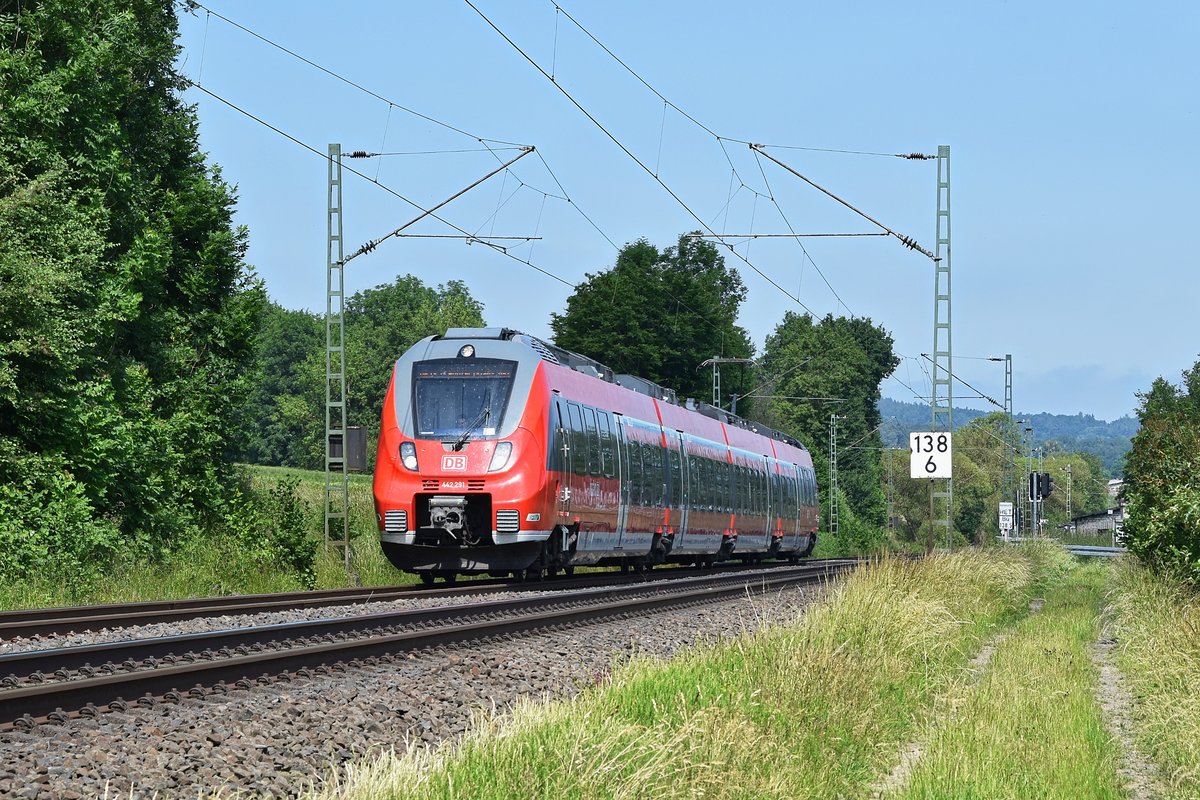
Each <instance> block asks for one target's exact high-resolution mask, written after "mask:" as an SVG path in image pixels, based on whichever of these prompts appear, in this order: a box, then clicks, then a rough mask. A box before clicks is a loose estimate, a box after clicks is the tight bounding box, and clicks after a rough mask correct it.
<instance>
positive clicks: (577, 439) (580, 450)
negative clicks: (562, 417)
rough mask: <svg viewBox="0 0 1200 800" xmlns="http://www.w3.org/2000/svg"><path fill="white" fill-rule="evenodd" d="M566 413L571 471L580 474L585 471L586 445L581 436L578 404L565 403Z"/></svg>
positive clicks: (581, 418)
mask: <svg viewBox="0 0 1200 800" xmlns="http://www.w3.org/2000/svg"><path fill="white" fill-rule="evenodd" d="M567 414H568V416H570V418H571V471H572V472H574V473H575V474H576V475H582V474H584V472H586V471H587V446H586V444H585V440H584V436H583V417H582V416H581V415H580V413H579V405H578V404H576V403H567Z"/></svg>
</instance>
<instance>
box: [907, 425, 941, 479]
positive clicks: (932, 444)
mask: <svg viewBox="0 0 1200 800" xmlns="http://www.w3.org/2000/svg"><path fill="white" fill-rule="evenodd" d="M908 449H909V450H911V451H912V453H911V455H910V456H909V462H908V471H909V474H910V475H912V477H914V478H949V477H950V475H951V459H950V454H951V449H950V434H949V433H948V432H945V431H942V432H938V431H930V432H921V433H910V434H909V435H908Z"/></svg>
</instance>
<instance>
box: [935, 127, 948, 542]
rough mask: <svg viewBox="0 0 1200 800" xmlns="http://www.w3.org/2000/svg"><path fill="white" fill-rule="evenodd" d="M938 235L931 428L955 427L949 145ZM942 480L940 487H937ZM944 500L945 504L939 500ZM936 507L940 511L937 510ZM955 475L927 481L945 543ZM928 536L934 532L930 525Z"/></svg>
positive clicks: (940, 183)
mask: <svg viewBox="0 0 1200 800" xmlns="http://www.w3.org/2000/svg"><path fill="white" fill-rule="evenodd" d="M936 229H937V235H936V241H935V242H934V253H935V256H934V261H933V269H934V274H933V376H932V377H933V393H932V394H931V396H930V403H929V406H930V411H931V412H932V416H933V428H932V430H933V431H934V432H935V433H936V432H937V431H945V432H947V433H952V432H953V431H954V379H953V375H954V370H953V347H952V336H951V328H950V319H951V314H950V296H951V292H950V146H949V145H938V154H937V224H936ZM939 484H941V486H942V489H941V491H938V486H939ZM938 500H944V501H945V502H944V504H940V505H939V503H938ZM939 511H940V512H941V513H940V514H939ZM953 520H954V479H953V478H952V477H951V478H946V479H944V480H933V481H930V484H929V522H930V525H931V526H938V525H941V526H943V527H945V529H946V545H947V547H949V546H950V545H951V544H952V542H953V528H952V525H953ZM930 537H931V539H932V538H933V533H932V529H931V533H930Z"/></svg>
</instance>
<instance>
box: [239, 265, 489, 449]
mask: <svg viewBox="0 0 1200 800" xmlns="http://www.w3.org/2000/svg"><path fill="white" fill-rule="evenodd" d="M345 321H346V334H345V335H346V398H347V400H348V402H349V417H348V419H347V424H349V425H359V426H362V427H364V428H366V429H367V430H368V431H369V432H370V435H371V437H372V438H374V437H375V436H377V435H378V431H379V420H380V416H381V414H382V412H383V397H384V394H385V392H386V391H387V384H388V381H389V380H390V379H391V377H392V368H393V367H394V365H395V363H396V359H397V358H399V357H400V356H401V355H402V354H403V353H404V351H405V350H407V349H408V348H410V347H412V346H413V345H414V344H415V343H416V342H417V341H419V340H420V339H423V338H424V337H426V336H431V335H434V334H438V333H445V331H446V329H447V328H454V327H467V328H472V327H476V328H477V327H481V326H482V325H483V324H484V322H483V306H482V304H481V303H479V301H477V300H475V299H474V298H472V297H471V294H470V292H469V291H468V290H467V287H466V285H465V284H463V283H462V282H461V281H450V282H448V283H447V284H445V285H442V286H438V287H436V288H435V287H431V286H426V285H425V284H423V283H422V282H421V281H420V279H418V278H415V277H413V276H412V275H405V276H403V277H400V278H397V279H396V281H395V282H393V283H390V284H381V285H379V286H376V287H374V288H371V289H365V290H363V291H361V292H356V293H355V294H354V295H352V296H351V297H350V298H349V299H348V300H347V302H346V310H345ZM257 354H258V355H257V363H258V368H257V374H258V386H257V388H256V391H255V393H254V396H253V397H252V398H251V401H250V402H249V404H248V405H247V407H246V409H245V414H246V416H247V417H248V418H249V419H250V420H251V421H252V423H253V424H252V426H251V427H252V428H253V429H255V430H256V431H258V433H257V435H256V436H255V437H254V438H253V439H251V440H250V442H249V444H248V446H247V448H246V451H245V453H244V454H243V457H244V458H245V459H247V460H249V461H252V462H254V463H259V464H276V465H282V466H298V467H307V468H310V469H320V468H322V466H323V461H322V460H323V458H324V452H325V450H324V442H323V439H324V436H325V322H324V320H323V319H322V318H321V317H319V316H317V315H315V314H312V313H310V312H307V311H288V310H286V309H283V308H280V307H279V306H274V305H273V306H271V307H270V308H268V310H267V313H266V314H265V315H264V318H263V325H262V327H261V328H260V330H259V339H258V348H257ZM372 452H373V451H371V450H370V448H368V454H369V455H370V454H371V453H372Z"/></svg>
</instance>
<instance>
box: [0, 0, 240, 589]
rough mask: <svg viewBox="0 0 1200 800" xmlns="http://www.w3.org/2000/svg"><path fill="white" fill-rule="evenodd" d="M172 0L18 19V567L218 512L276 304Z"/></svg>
mask: <svg viewBox="0 0 1200 800" xmlns="http://www.w3.org/2000/svg"><path fill="white" fill-rule="evenodd" d="M175 33H176V19H175V15H174V10H173V7H172V6H171V5H170V4H163V3H161V2H150V0H132V1H131V2H117V1H116V0H87V1H85V2H74V1H72V2H68V1H67V0H43V1H42V2H25V3H20V4H18V5H16V6H14V5H12V4H5V7H4V8H3V13H0V98H3V100H2V101H0V215H2V216H3V223H4V224H3V225H2V226H0V293H3V297H2V299H3V302H2V303H0V449H2V451H3V453H4V458H3V460H2V461H0V485H3V486H4V487H5V488H4V492H3V493H2V494H0V536H3V537H4V538H5V545H6V546H5V548H4V549H5V550H6V551H7V553H6V556H5V558H6V561H5V562H4V563H3V564H2V565H0V572H3V573H4V574H20V573H22V572H27V571H29V570H32V569H35V568H39V567H40V566H44V565H45V564H47V563H51V562H53V563H57V564H59V565H60V566H61V565H63V564H65V563H72V562H73V563H76V564H83V563H85V562H90V563H96V562H98V561H100V560H101V559H103V558H105V557H108V556H111V555H112V554H114V553H115V552H116V551H117V550H119V549H122V548H124V549H126V550H129V549H132V550H133V551H134V552H154V551H156V550H158V549H159V548H162V547H166V546H169V545H170V542H171V541H172V540H173V539H174V538H175V537H177V536H178V535H180V534H181V533H183V532H185V531H188V530H192V529H195V528H197V527H199V526H200V525H202V524H203V523H204V522H205V521H207V520H210V519H213V518H214V517H215V516H217V515H218V514H219V511H220V509H221V506H222V503H223V498H224V497H225V496H226V495H227V492H228V490H229V487H230V483H231V481H232V480H233V479H232V477H231V473H230V471H229V470H227V469H226V468H225V464H226V461H227V459H228V457H229V455H230V454H231V451H232V449H233V448H234V447H235V446H236V443H237V441H238V440H239V438H240V435H239V434H240V432H239V430H238V428H237V424H238V414H237V411H238V409H239V408H240V407H241V406H242V401H243V397H244V395H245V394H246V392H247V390H248V388H249V385H250V380H251V377H250V374H249V370H247V369H246V366H247V364H248V363H249V361H250V359H251V356H252V345H253V332H254V329H255V326H256V323H257V315H258V313H259V310H260V308H261V305H262V303H263V301H264V298H263V295H262V291H261V287H260V285H259V283H258V281H257V280H256V279H255V278H254V276H253V274H252V273H251V271H250V270H249V269H248V268H247V267H246V265H245V264H244V262H243V254H244V251H245V246H246V233H245V231H244V230H240V229H237V228H235V227H234V226H233V225H232V209H233V204H234V196H233V193H232V191H231V190H230V188H229V187H228V186H227V185H226V184H225V183H224V182H223V181H222V180H221V178H220V175H219V173H217V172H216V171H215V170H210V169H209V168H208V167H207V166H206V164H205V162H204V159H203V156H202V154H201V152H200V149H199V146H198V142H197V131H196V119H195V115H194V112H193V110H192V109H191V108H190V107H188V106H187V105H185V104H184V103H183V101H182V100H181V98H180V91H181V89H182V86H183V84H182V81H181V79H180V78H179V77H178V75H177V74H176V73H175V72H174V69H173V63H174V59H175V56H176V54H177V52H178V48H177V47H176V45H175V41H174V39H175Z"/></svg>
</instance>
